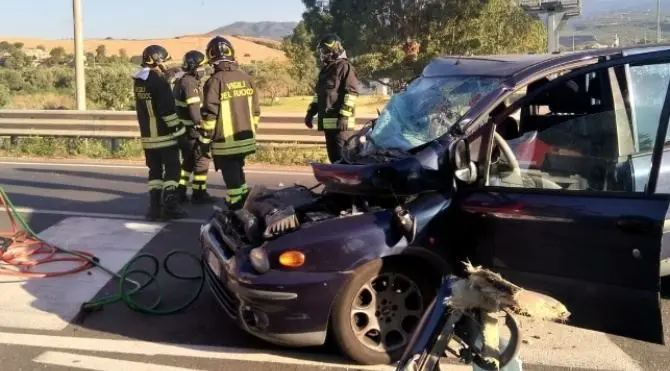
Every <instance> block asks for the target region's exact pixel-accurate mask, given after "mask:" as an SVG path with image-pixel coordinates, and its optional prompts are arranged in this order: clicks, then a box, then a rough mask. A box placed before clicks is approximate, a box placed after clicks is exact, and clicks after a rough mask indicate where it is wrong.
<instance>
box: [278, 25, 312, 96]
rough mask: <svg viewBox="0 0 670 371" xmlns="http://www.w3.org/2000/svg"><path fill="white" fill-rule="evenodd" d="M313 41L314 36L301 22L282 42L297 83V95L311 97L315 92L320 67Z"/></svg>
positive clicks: (292, 74) (292, 75) (290, 70)
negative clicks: (314, 87)
mask: <svg viewBox="0 0 670 371" xmlns="http://www.w3.org/2000/svg"><path fill="white" fill-rule="evenodd" d="M313 39H314V36H313V35H312V34H311V33H310V32H309V31H307V27H306V26H305V22H300V23H298V25H297V26H296V27H295V29H294V30H293V34H291V35H290V36H287V37H286V38H284V40H283V41H282V50H283V51H284V53H286V57H287V58H288V59H289V61H290V63H291V66H290V68H289V71H288V72H289V74H290V75H291V77H292V78H293V79H294V80H295V82H296V88H295V92H294V93H296V94H308V95H311V94H312V92H313V90H314V89H313V86H314V83H315V82H316V76H317V73H318V70H317V68H318V65H317V61H316V58H315V56H314V54H315V53H314V48H313V47H312V41H313Z"/></svg>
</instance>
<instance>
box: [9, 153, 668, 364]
mask: <svg viewBox="0 0 670 371" xmlns="http://www.w3.org/2000/svg"><path fill="white" fill-rule="evenodd" d="M248 170H249V171H248V175H247V181H248V182H249V183H251V184H264V185H266V186H271V187H276V186H280V185H284V184H291V183H301V184H305V185H311V184H314V183H315V182H314V179H313V178H312V177H311V175H310V174H308V173H307V174H305V173H301V172H298V171H295V170H291V171H288V172H287V171H282V170H279V171H273V170H272V169H268V168H249V169H248ZM0 185H2V187H3V188H4V189H5V190H6V191H7V192H8V194H9V195H10V197H11V200H12V202H13V203H14V204H15V205H16V206H17V207H18V208H19V210H21V211H22V212H23V213H24V215H25V216H26V219H27V221H28V222H29V223H30V225H31V227H32V229H34V230H35V231H36V232H38V233H39V232H40V231H43V230H45V229H47V228H49V227H50V226H53V225H55V224H57V223H58V222H60V221H62V220H64V219H66V218H69V217H72V216H76V215H81V216H89V217H91V216H94V217H95V216H100V215H98V214H105V215H111V217H113V218H123V219H141V218H142V215H143V213H144V210H145V207H146V170H145V169H143V168H142V167H133V166H127V167H118V166H117V167H114V166H109V167H100V166H98V165H92V166H87V165H86V164H82V166H78V165H72V164H66V165H62V164H60V165H58V164H56V165H53V164H51V165H45V164H30V163H26V162H21V163H9V162H0ZM209 187H210V192H211V193H212V194H213V195H215V196H218V197H222V196H223V194H224V189H225V187H224V185H223V182H222V179H221V175H220V174H219V173H213V172H212V173H210V182H209ZM188 209H189V213H190V215H189V218H190V219H194V220H193V221H192V222H188V221H187V222H180V223H170V224H168V225H167V226H166V227H165V228H163V229H162V230H161V231H160V232H159V233H158V234H157V235H156V236H155V237H154V238H153V239H152V240H151V241H150V242H149V243H148V244H146V245H145V246H144V247H143V248H142V250H141V253H149V254H154V255H156V256H157V257H159V258H161V257H163V256H165V254H167V253H168V252H169V251H170V250H173V249H184V250H188V251H192V252H196V253H197V252H198V243H197V235H198V231H199V227H200V225H199V224H198V223H197V220H200V219H204V218H206V217H207V216H209V215H210V214H211V212H212V209H211V206H202V207H194V206H189V207H188ZM3 219H4V218H2V217H0V220H3ZM3 223H4V224H3V225H2V227H4V228H6V227H7V225H6V222H3ZM179 265H180V269H183V270H184V271H189V270H191V271H192V270H194V269H196V267H195V265H193V264H192V263H191V262H190V261H186V260H184V261H183V264H179ZM158 281H159V283H160V286H161V287H162V289H163V290H162V291H163V292H162V294H163V304H162V305H163V306H165V307H170V306H174V305H179V304H180V302H181V301H183V300H185V298H187V297H188V296H189V295H190V294H191V293H192V292H193V290H194V289H195V287H196V284H195V283H194V282H189V281H178V280H175V279H173V278H170V277H168V276H166V275H165V274H164V273H160V274H159V277H158ZM667 284H668V286H670V282H668V283H667ZM73 289H74V288H73ZM116 290H117V283H116V281H114V280H110V282H109V283H108V284H107V285H106V286H105V287H103V289H102V290H101V291H100V292H99V293H98V295H97V296H96V297H100V296H102V295H105V294H108V293H112V292H115V291H116ZM666 291H670V290H666ZM156 294H157V292H156V290H155V289H153V288H149V289H147V290H146V291H145V293H144V294H143V295H142V297H141V298H140V299H139V300H140V301H141V302H145V303H149V302H150V301H151V300H155V296H154V295H156ZM665 295H666V297H667V299H663V300H662V312H663V315H664V323H665V326H664V327H665V334H666V344H670V292H666V293H665ZM0 309H1V308H0ZM630 320H631V321H634V320H635V319H634V318H631V319H630ZM565 327H567V326H565ZM529 329H532V328H529V327H525V328H522V331H528V330H529ZM552 331H553V330H552ZM559 331H563V330H559ZM565 331H568V330H565ZM569 331H571V330H569ZM569 331H568V332H566V334H568V335H565V336H568V337H569V336H570V335H569ZM2 334H5V338H6V339H9V340H6V341H4V340H2V339H3V337H2ZM11 334H17V335H16V336H15V337H17V338H18V334H23V335H26V336H28V335H29V336H28V337H27V338H26V339H27V340H25V341H24V342H23V343H22V340H16V341H15V340H13V337H12V336H11ZM549 334H551V332H549ZM41 335H50V336H58V337H59V338H54V340H48V341H47V340H44V339H42V338H41V337H40V336H41ZM543 336H544V335H543ZM74 338H79V339H101V341H102V340H105V341H106V340H110V341H111V340H118V341H120V342H121V343H123V344H126V345H124V346H127V347H129V348H130V349H132V346H131V345H132V344H134V343H132V344H131V343H129V342H133V341H142V342H148V343H150V344H180V347H181V348H180V349H183V348H189V347H201V346H206V347H215V348H211V349H213V350H215V351H216V352H219V353H220V354H224V355H223V356H220V357H219V356H212V355H211V354H210V353H207V352H206V351H204V353H202V354H200V353H198V354H194V355H191V354H190V353H189V354H186V353H185V354H183V355H170V354H178V353H179V352H177V353H170V352H167V353H166V354H161V353H160V351H152V350H150V349H149V345H146V344H147V343H141V344H139V345H137V346H136V348H137V349H138V350H137V351H136V352H135V353H133V352H131V351H120V350H119V349H121V348H123V347H121V346H117V345H113V344H116V343H113V342H104V341H103V342H101V343H100V344H101V345H99V346H100V347H102V348H95V349H83V348H81V347H80V348H76V347H74V346H70V345H68V344H72V339H74ZM537 339H539V337H536V338H531V337H529V338H528V340H527V344H526V346H528V347H529V348H532V349H533V351H534V350H535V349H536V347H534V346H533V344H532V343H533V342H535V343H536V344H535V345H537V343H541V342H542V341H540V340H537ZM607 340H609V341H610V342H611V343H613V344H614V345H615V346H616V349H619V350H621V351H622V353H621V354H623V355H624V356H625V357H626V359H631V360H634V361H635V362H637V363H638V364H639V365H640V367H641V369H643V370H663V369H667V365H668V364H669V362H670V348H668V347H667V346H657V345H653V344H648V343H644V342H639V341H633V340H630V339H623V338H618V337H615V336H607ZM544 341H549V342H551V340H550V335H548V336H547V339H544ZM61 343H62V344H63V345H62V347H60V348H58V347H59V345H57V344H61ZM121 343H119V344H121ZM554 345H556V346H558V345H560V344H554ZM583 346H584V347H585V348H588V347H589V344H583ZM68 347H69V348H68ZM105 347H108V348H105ZM118 347H121V348H118ZM207 349H210V348H207ZM540 351H541V350H540ZM45 354H46V355H45ZM68 354H70V357H71V358H72V357H74V358H77V357H79V358H81V359H79V358H77V359H76V360H75V361H72V360H71V364H69V366H68V365H65V364H60V365H57V364H58V362H66V361H67V360H68V359H69V358H68V357H67V356H68ZM85 356H93V358H94V359H93V358H92V359H88V358H86V357H85ZM587 356H588V355H587ZM217 357H219V358H217ZM273 357H274V358H273ZM533 358H534V359H535V358H538V356H537V355H536V356H534V357H533ZM539 358H541V356H540V357H539ZM45 359H47V361H44V360H45ZM110 359H111V360H110ZM54 360H60V361H58V362H57V361H54ZM63 360H65V361H63ZM121 360H123V361H128V362H134V363H129V364H127V365H125V366H123V368H133V367H139V365H140V364H141V363H144V364H147V363H148V364H153V365H162V366H165V367H167V366H168V365H169V366H172V367H177V368H175V369H178V368H179V367H181V369H191V370H193V369H197V370H220V369H225V370H245V371H253V370H277V371H284V370H286V371H288V370H296V371H302V370H313V369H333V370H338V369H342V370H344V369H348V370H351V369H358V367H357V366H353V365H350V364H349V361H348V360H346V359H344V358H342V357H341V356H339V354H338V352H337V349H336V348H335V347H334V346H333V345H331V344H329V345H327V346H325V347H319V348H313V349H302V350H294V349H286V348H281V347H278V346H272V345H269V344H268V343H265V342H263V341H261V340H258V339H256V338H253V337H252V336H250V335H247V334H245V333H244V332H242V331H240V330H239V329H238V328H237V327H236V326H235V325H234V324H233V323H232V322H231V321H229V320H228V319H227V318H226V317H225V315H224V313H223V312H222V311H221V310H220V309H219V308H218V306H217V303H216V301H215V299H214V298H213V297H212V296H211V295H210V294H209V292H208V291H207V290H204V291H203V293H202V294H201V296H200V297H199V299H198V300H197V301H196V302H195V303H194V304H193V305H192V306H191V307H189V308H188V309H187V310H186V311H184V312H182V313H178V314H173V315H170V316H147V315H145V314H140V313H137V312H134V311H132V310H130V309H129V308H127V307H126V306H125V305H123V304H122V303H117V304H112V305H108V306H106V307H105V308H104V309H103V310H102V311H100V312H95V313H89V314H80V315H79V316H77V317H76V318H75V319H74V320H72V321H71V322H70V323H69V325H67V326H66V327H65V328H64V329H62V330H59V331H53V330H51V331H49V330H42V329H25V328H7V327H0V361H2V366H0V368H2V369H5V370H32V369H37V366H36V364H40V367H39V369H43V368H44V369H47V370H60V369H75V368H82V369H95V370H99V369H103V368H101V367H100V366H95V365H94V366H86V365H87V364H98V363H100V364H105V363H108V364H112V363H113V362H117V361H121ZM87 362H88V363H87ZM96 362H98V363H96ZM587 363H588V362H587ZM77 364H78V365H77ZM571 364H573V363H571V362H568V361H565V360H557V361H556V363H555V365H554V366H551V367H548V366H546V365H545V366H536V365H533V364H525V365H524V368H525V369H533V370H543V369H552V370H554V369H556V370H559V369H562V368H563V367H558V366H559V365H560V366H564V367H568V366H570V365H571ZM575 364H580V363H579V362H577V363H575ZM119 365H120V364H119ZM165 367H163V369H166V370H168V368H165ZM119 368H120V367H119ZM104 369H107V368H104ZM138 369H139V368H138ZM143 369H149V368H143ZM566 369H567V368H566ZM571 369H576V368H571ZM591 369H593V367H591Z"/></svg>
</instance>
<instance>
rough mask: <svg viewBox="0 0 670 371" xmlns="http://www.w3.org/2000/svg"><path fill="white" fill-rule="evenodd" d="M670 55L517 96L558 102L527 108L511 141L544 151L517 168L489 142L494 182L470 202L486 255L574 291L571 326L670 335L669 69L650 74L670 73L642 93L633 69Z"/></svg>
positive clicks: (536, 283)
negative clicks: (665, 258) (665, 262)
mask: <svg viewBox="0 0 670 371" xmlns="http://www.w3.org/2000/svg"><path fill="white" fill-rule="evenodd" d="M652 56H653V57H656V58H655V59H653V60H652V59H649V58H648V57H652ZM669 56H670V54H668V53H667V52H666V53H656V54H649V55H645V54H638V55H636V56H633V57H626V58H621V59H618V61H616V62H614V61H612V60H610V61H602V62H601V63H599V64H598V65H597V66H596V68H597V69H594V68H593V67H591V66H589V67H584V68H582V69H581V70H577V71H571V72H570V73H568V74H566V75H564V76H561V77H558V78H556V80H555V82H554V83H553V84H554V85H552V86H549V87H545V88H540V89H544V91H542V90H540V91H538V92H537V95H536V96H535V97H534V98H533V97H531V96H530V95H529V96H528V97H527V98H528V99H524V98H522V99H521V100H520V101H517V102H516V103H515V104H518V105H519V108H521V107H522V106H524V105H527V104H532V103H533V101H536V100H542V101H544V102H545V104H547V110H548V111H549V112H550V113H549V114H548V115H546V117H540V116H537V117H531V116H528V117H522V118H521V120H520V121H519V122H518V127H519V129H520V134H519V135H521V136H522V137H521V138H507V140H505V142H506V143H507V144H509V148H510V149H511V151H512V152H513V153H514V155H515V156H517V157H524V156H525V158H526V159H527V158H533V159H539V161H521V160H519V161H518V163H519V165H518V166H517V167H516V168H514V167H513V166H511V165H510V164H509V163H507V162H508V161H506V160H505V159H504V158H502V157H501V158H496V157H495V156H494V157H491V156H492V155H491V153H494V154H495V153H496V152H495V151H486V152H487V153H488V154H487V155H486V156H487V157H486V158H485V161H484V164H483V165H484V169H488V171H486V172H485V173H486V178H485V179H484V182H483V184H484V186H483V187H479V188H476V189H471V190H470V191H468V192H467V193H466V194H465V195H464V197H463V201H462V207H463V210H464V211H465V212H466V213H467V214H468V219H471V220H473V221H474V226H473V227H474V228H477V233H476V236H479V237H478V239H477V247H478V252H479V257H480V259H481V260H480V261H482V262H484V263H485V264H489V265H490V266H492V268H493V270H495V271H497V272H499V273H501V274H502V275H503V276H504V277H506V278H507V279H509V280H511V281H512V282H515V283H517V284H519V285H521V286H522V287H525V288H527V289H530V290H534V291H537V292H541V293H545V294H548V295H551V296H552V297H555V298H557V299H559V300H560V301H562V302H563V303H564V304H566V306H567V307H568V310H570V312H571V313H572V315H571V318H570V321H569V324H571V325H574V326H577V327H583V328H588V329H592V330H596V331H601V332H605V333H610V334H615V335H620V336H625V337H629V338H634V339H639V340H644V341H649V342H655V343H661V344H662V343H663V328H662V320H661V313H660V308H659V304H660V303H659V286H660V279H659V260H660V250H661V239H662V235H663V226H664V223H665V222H666V218H667V217H668V216H667V215H668V206H669V203H670V197H668V194H664V193H658V192H655V191H656V188H657V187H656V182H657V180H658V172H659V168H660V156H661V152H662V146H661V147H659V146H655V143H656V140H657V138H662V139H661V140H663V141H664V139H665V136H666V131H667V121H668V117H669V116H670V111H668V112H663V109H664V107H666V108H670V105H668V101H669V99H668V98H667V97H666V94H665V93H666V92H667V91H668V80H667V79H666V80H662V79H653V78H652V79H651V80H648V81H647V83H652V84H653V83H654V82H656V83H658V84H662V86H661V87H660V88H659V87H658V86H657V87H656V88H657V89H661V92H662V94H660V97H659V96H654V97H652V96H633V95H632V94H635V92H636V86H631V81H630V79H629V76H630V74H629V72H630V70H635V69H644V68H647V67H648V66H650V65H652V64H653V65H658V64H662V65H664V66H665V67H668V66H670V59H668V58H667V57H669ZM658 57H661V59H660V61H661V62H659V59H658ZM663 58H664V59H663ZM652 62H653V63H652ZM608 63H609V64H608ZM613 63H619V64H617V65H614V64H613ZM668 71H669V73H670V69H668ZM588 86H592V87H596V86H597V88H591V89H587V87H588ZM637 90H639V89H637ZM547 93H548V94H547ZM640 101H644V102H645V109H646V110H647V111H649V112H647V115H646V120H647V122H645V123H644V126H645V128H646V129H645V130H646V132H647V133H653V135H652V136H651V137H648V138H644V139H645V141H646V147H644V148H640V146H639V140H638V139H639V138H638V137H639V135H637V134H635V135H633V134H632V132H635V133H637V132H638V131H637V128H636V127H635V126H634V125H638V126H640V125H641V122H639V120H638V122H634V121H633V120H631V118H632V116H633V115H634V114H632V113H631V112H634V111H635V108H636V107H635V106H633V105H634V104H635V102H640ZM652 111H654V112H656V113H655V114H654V113H653V112H652ZM638 112H639V110H638ZM661 116H662V117H661ZM638 119H639V117H638ZM503 120H504V119H503V118H497V119H496V122H502V121H503ZM663 121H665V123H663ZM661 124H663V125H661ZM659 127H660V130H659ZM490 132H491V136H493V134H492V132H493V130H490ZM529 133H530V134H532V135H529ZM524 134H526V135H525V136H524ZM529 138H531V139H529ZM490 143H492V144H493V143H495V141H494V140H493V139H491V142H490ZM496 147H500V146H498V145H495V144H493V145H492V148H496ZM529 151H530V153H532V156H530V157H529V156H528V153H529ZM503 157H504V156H503ZM657 158H658V159H657ZM652 159H653V160H654V161H652ZM515 169H516V170H518V171H516V170H515ZM640 182H641V183H642V186H640ZM659 189H660V188H659Z"/></svg>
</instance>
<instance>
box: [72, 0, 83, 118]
mask: <svg viewBox="0 0 670 371" xmlns="http://www.w3.org/2000/svg"><path fill="white" fill-rule="evenodd" d="M72 14H73V20H74V75H75V86H76V89H75V90H76V96H77V110H78V111H85V110H86V80H85V78H84V36H83V30H82V28H83V27H82V16H81V0H72Z"/></svg>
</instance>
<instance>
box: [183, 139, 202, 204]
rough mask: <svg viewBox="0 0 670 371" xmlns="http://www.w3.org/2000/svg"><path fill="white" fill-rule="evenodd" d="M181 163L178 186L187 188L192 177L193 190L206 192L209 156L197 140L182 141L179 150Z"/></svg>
mask: <svg viewBox="0 0 670 371" xmlns="http://www.w3.org/2000/svg"><path fill="white" fill-rule="evenodd" d="M180 150H181V156H182V159H183V162H182V164H181V176H180V178H179V186H180V187H184V188H188V185H189V182H190V180H191V177H193V190H194V191H206V190H207V173H208V171H209V163H210V155H209V151H208V150H206V148H203V145H202V144H201V143H200V141H198V140H197V139H189V140H186V141H184V143H183V145H182V146H181V148H180Z"/></svg>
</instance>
